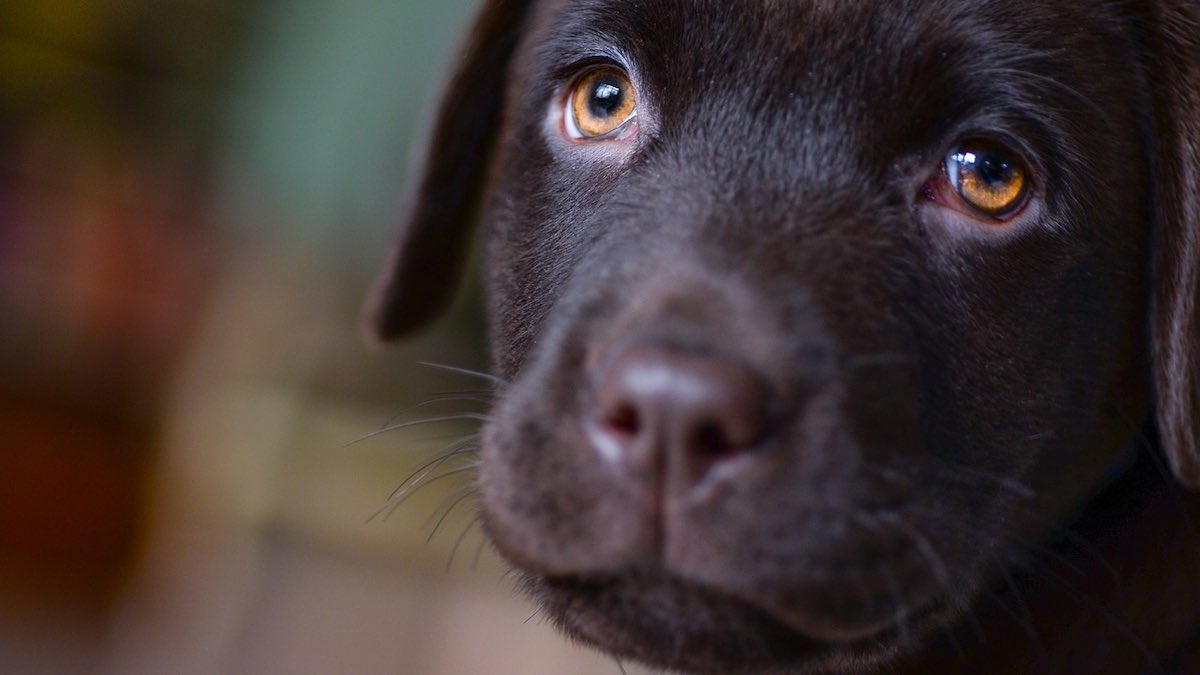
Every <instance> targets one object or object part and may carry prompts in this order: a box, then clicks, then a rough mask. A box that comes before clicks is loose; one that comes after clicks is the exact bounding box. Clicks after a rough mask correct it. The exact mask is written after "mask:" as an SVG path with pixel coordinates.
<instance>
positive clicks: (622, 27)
mask: <svg viewBox="0 0 1200 675" xmlns="http://www.w3.org/2000/svg"><path fill="white" fill-rule="evenodd" d="M1115 7H1116V5H1115V3H1110V2H1099V1H1097V2H1084V3H1064V4H1056V3H1043V2H1033V1H1032V0H1004V1H1002V2H1001V1H997V0H953V1H951V0H886V1H882V0H838V1H836V2H835V1H831V0H739V1H738V2H727V1H724V0H544V2H542V3H540V4H539V5H538V6H537V9H536V11H535V13H534V16H533V18H532V23H531V24H530V25H529V27H528V29H527V33H526V39H527V42H526V48H527V49H530V50H531V52H530V53H529V56H532V57H533V58H534V64H533V72H535V73H539V74H540V79H541V80H542V81H543V82H544V83H550V84H551V86H562V84H561V83H562V81H563V79H562V78H564V77H566V76H569V75H570V73H571V72H573V69H574V68H578V67H579V64H586V63H587V62H588V61H589V60H595V59H597V58H601V59H612V60H616V61H618V62H623V63H624V64H625V65H626V66H627V67H629V68H631V69H632V70H633V71H634V76H635V81H636V82H638V83H639V87H641V91H642V93H644V94H645V96H644V97H643V96H642V95H641V94H639V99H640V100H642V102H643V103H646V104H647V105H646V108H647V109H649V110H650V111H651V112H652V113H653V115H652V116H653V117H654V118H655V119H656V120H657V121H659V122H660V123H661V129H663V130H666V131H668V132H671V133H676V132H677V133H678V134H683V135H688V136H693V137H696V138H700V139H709V140H712V139H731V138H733V137H734V136H731V135H730V134H733V135H735V136H737V135H745V134H757V135H758V136H757V137H755V138H749V137H747V138H743V139H742V140H743V141H745V142H749V143H755V144H757V145H760V146H761V145H763V144H767V145H770V144H784V145H793V144H794V145H796V146H797V147H800V146H802V148H801V149H802V150H803V151H804V152H806V153H807V154H809V155H811V156H812V157H813V158H814V161H818V160H820V158H821V157H827V156H830V155H832V154H835V153H836V154H838V155H839V156H841V157H843V159H844V160H845V161H846V162H854V163H855V164H854V166H852V165H851V164H847V165H846V166H843V167H841V169H840V170H845V169H850V168H855V167H857V168H862V167H863V166H875V167H876V168H878V169H879V170H884V164H885V163H887V162H888V161H890V160H889V159H888V158H889V157H892V156H895V154H896V153H898V152H905V151H907V150H911V149H926V150H931V149H932V148H934V146H937V145H938V144H939V143H942V142H944V140H945V139H946V137H948V136H953V135H958V134H962V133H966V132H970V131H972V129H970V128H969V126H970V124H975V125H976V130H978V128H986V129H991V130H994V131H999V132H1001V133H1007V134H1008V135H1010V136H1015V137H1030V138H1037V139H1038V141H1039V142H1041V143H1042V144H1043V145H1045V146H1048V147H1051V148H1056V147H1058V146H1061V144H1062V143H1063V142H1065V140H1066V139H1067V137H1069V136H1070V135H1071V134H1069V133H1066V127H1069V126H1071V125H1073V124H1074V123H1075V122H1074V121H1073V119H1075V118H1078V117H1079V115H1080V114H1085V115H1088V116H1091V115H1095V114H1097V111H1099V110H1100V108H1103V107H1106V106H1119V105H1124V104H1123V103H1122V102H1121V98H1122V97H1124V96H1125V95H1124V94H1121V93H1120V92H1118V91H1117V89H1121V88H1126V89H1127V88H1128V86H1129V85H1128V84H1124V85H1123V84H1121V82H1123V81H1124V82H1126V83H1131V82H1133V81H1134V79H1136V78H1135V77H1134V76H1133V75H1132V74H1133V73H1134V72H1135V71H1136V69H1137V65H1136V63H1134V61H1135V59H1133V58H1132V57H1131V56H1130V54H1131V52H1130V51H1129V48H1128V45H1129V43H1130V37H1129V36H1128V35H1127V34H1126V33H1125V31H1126V30H1127V29H1126V28H1124V27H1123V26H1125V25H1126V24H1125V22H1124V21H1123V20H1121V18H1120V16H1119V12H1118V10H1117V9H1116V8H1115ZM1096 67H1099V68H1102V69H1104V70H1105V72H1106V73H1109V76H1108V77H1106V78H1103V79H1102V80H1097V79H1096V78H1094V77H1093V76H1091V73H1094V71H1095V68H1096ZM535 77H538V76H536V75H535ZM556 78H557V79H556ZM1123 78H1124V79H1123ZM1126 98H1127V97H1126ZM1099 114H1101V115H1104V114H1107V112H1105V111H1101V112H1100V113H1099ZM846 148H852V149H853V151H852V152H850V153H845V152H844V150H845V149H846ZM876 148H888V151H887V152H886V153H883V152H876V151H875V149H876ZM931 151H932V150H931ZM856 157H857V159H860V160H864V161H856ZM833 170H835V171H836V170H839V169H837V168H836V167H834V168H833Z"/></svg>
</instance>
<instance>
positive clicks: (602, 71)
mask: <svg viewBox="0 0 1200 675" xmlns="http://www.w3.org/2000/svg"><path fill="white" fill-rule="evenodd" d="M566 107H567V109H566V111H565V114H564V120H565V124H564V126H565V127H566V132H567V135H568V136H570V137H571V138H573V139H575V140H598V139H601V138H607V137H609V136H610V134H615V133H616V132H617V131H618V130H619V129H621V128H622V127H624V126H625V125H626V124H627V123H628V122H630V120H632V119H633V118H634V117H635V116H636V115H637V93H636V92H635V91H634V89H633V83H632V82H630V81H629V76H628V75H626V74H625V73H624V72H623V71H621V70H620V69H618V68H614V67H603V68H595V69H593V70H590V71H588V72H587V73H585V74H584V75H583V77H581V78H579V79H578V80H576V82H575V84H574V85H573V86H572V87H571V90H570V94H569V95H568V96H567V102H566Z"/></svg>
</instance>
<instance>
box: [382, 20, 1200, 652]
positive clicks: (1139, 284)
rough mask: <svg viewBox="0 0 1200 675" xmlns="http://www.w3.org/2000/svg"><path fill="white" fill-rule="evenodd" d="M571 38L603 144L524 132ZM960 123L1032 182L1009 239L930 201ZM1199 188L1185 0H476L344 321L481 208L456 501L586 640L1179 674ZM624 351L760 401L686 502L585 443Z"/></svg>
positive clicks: (451, 243) (560, 76) (1192, 33)
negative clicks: (750, 443)
mask: <svg viewBox="0 0 1200 675" xmlns="http://www.w3.org/2000/svg"><path fill="white" fill-rule="evenodd" d="M595 60H605V61H611V62H616V63H619V64H621V65H623V66H624V67H626V68H628V69H629V70H631V71H632V72H633V73H634V78H635V81H636V82H637V84H638V86H639V92H640V98H639V124H640V129H639V132H638V133H639V135H638V137H637V139H636V141H635V142H634V143H633V145H632V146H631V147H629V148H627V149H624V150H620V151H611V152H605V151H596V148H595V147H588V148H584V147H582V146H578V145H572V144H570V143H568V142H566V141H564V139H562V138H561V137H560V136H559V135H558V134H557V130H556V129H555V128H554V126H553V125H552V124H549V123H548V122H547V119H548V116H552V114H551V111H552V110H553V107H554V106H555V105H556V101H558V100H559V99H560V97H561V95H562V91H563V88H564V87H566V86H567V85H568V83H569V82H570V81H571V79H572V77H573V76H574V74H575V73H577V72H578V70H579V67H580V65H581V64H584V63H588V62H592V61H595ZM978 136H985V137H989V138H997V139H1002V140H1003V141H1004V142H1006V143H1008V144H1009V145H1011V146H1013V147H1014V148H1015V149H1016V150H1018V151H1019V152H1020V153H1021V154H1022V155H1023V156H1024V157H1025V158H1026V160H1027V161H1028V163H1029V165H1030V170H1031V173H1032V175H1033V176H1034V179H1033V180H1034V183H1033V185H1034V193H1033V198H1032V202H1031V204H1030V206H1029V207H1028V208H1027V210H1026V212H1025V213H1026V215H1025V216H1024V217H1023V219H1022V220H1021V221H1020V222H1018V223H1016V224H1015V225H1013V226H1011V227H995V228H991V227H989V226H986V225H981V224H979V223H971V222H965V220H964V219H963V218H961V217H960V216H957V215H955V214H953V213H950V212H948V211H947V210H946V209H943V208H942V207H940V206H938V205H937V204H934V203H933V202H931V201H930V200H928V199H926V198H925V197H924V193H923V190H922V187H923V186H924V185H925V184H926V183H927V182H928V181H929V180H930V177H931V176H932V175H934V174H935V172H936V171H937V170H938V167H939V163H940V162H941V160H942V158H943V157H944V156H945V154H946V152H947V151H948V149H950V148H952V147H953V146H954V144H955V143H956V142H957V141H960V140H962V139H963V138H971V137H978ZM1198 193H1200V5H1198V4H1197V3H1195V2H1193V1H1192V0H1089V1H1085V2H1078V3H1061V4H1060V3H1049V2H1034V1H1032V0H1005V1H1003V2H999V1H993V0H966V1H958V0H955V1H950V0H897V1H889V2H881V1H868V0H846V1H843V2H826V1H822V0H794V1H787V2H782V1H778V0H747V1H745V2H718V1H716V0H541V1H538V0H492V1H490V2H487V3H486V5H485V7H484V9H483V12H482V14H481V16H480V18H479V20H478V22H477V24H476V27H475V29H474V32H473V33H472V35H471V38H470V40H469V42H468V46H467V48H466V51H465V52H464V57H463V60H462V62H461V64H460V66H459V69H458V71H457V74H456V75H455V77H454V79H453V80H452V81H451V83H450V85H449V90H448V93H447V95H446V98H445V100H444V102H443V106H442V109H441V112H440V117H439V119H438V123H437V125H436V127H435V129H434V134H433V140H432V143H431V145H430V149H429V151H428V155H427V159H426V163H425V171H424V173H423V175H422V177H421V179H420V183H419V184H418V189H417V192H416V195H415V201H414V204H415V206H414V208H413V211H412V212H411V214H410V217H409V219H408V220H407V222H406V223H405V224H404V228H403V230H402V234H401V239H400V245H399V246H398V248H397V254H396V256H395V258H394V260H393V262H392V264H391V265H390V266H389V272H388V275H387V276H386V278H385V280H384V282H383V283H382V284H381V287H380V292H379V293H378V294H377V295H376V298H375V301H374V307H373V315H372V316H373V325H374V327H375V330H376V332H377V334H378V335H379V336H380V337H383V338H390V337H395V336H398V335H400V334H403V333H405V332H408V331H410V330H412V329H414V328H416V327H418V326H420V325H421V324H423V323H425V322H426V321H427V320H428V319H430V318H431V317H432V316H434V315H435V314H436V311H437V309H438V307H440V305H441V304H442V303H443V302H444V300H445V299H446V297H447V296H448V294H449V290H448V289H450V288H452V287H453V278H448V275H447V273H448V272H449V273H450V274H449V276H450V277H452V276H453V273H454V271H455V270H456V269H457V267H458V261H459V260H460V259H461V252H462V250H463V249H464V247H465V244H466V242H467V241H468V240H469V235H468V231H469V228H468V225H469V223H470V222H471V221H472V220H473V219H474V216H475V214H476V211H477V209H478V210H481V211H482V215H481V217H480V220H481V221H482V223H483V229H484V233H483V234H484V238H485V242H486V245H485V255H484V265H485V272H486V282H487V291H488V298H489V300H488V302H489V312H490V319H491V343H492V348H493V359H494V366H495V369H496V371H497V374H498V375H499V376H500V377H501V378H503V380H504V381H505V382H506V384H505V385H504V386H502V387H501V388H500V391H499V392H498V394H499V398H498V402H497V405H496V407H495V410H494V411H493V413H492V415H491V417H490V422H489V423H488V425H487V426H486V429H485V434H484V444H483V449H482V452H481V457H480V464H481V470H480V476H479V487H480V491H481V494H482V509H483V513H484V516H485V522H486V527H487V529H488V532H489V533H490V535H491V536H492V538H493V540H494V541H495V543H496V545H497V547H498V548H499V549H500V550H501V551H502V552H503V553H504V554H505V555H506V556H507V557H508V558H509V559H510V560H511V561H512V562H513V563H514V564H515V565H516V566H517V567H519V568H520V569H521V570H523V571H524V572H525V575H526V580H527V587H528V589H529V591H530V593H531V594H532V596H533V597H534V598H535V599H536V600H537V602H539V603H540V604H541V605H542V606H543V607H544V608H545V610H546V611H547V612H548V614H549V615H550V616H551V617H553V618H554V620H555V621H556V622H557V623H558V625H560V626H561V627H562V629H563V630H564V631H565V632H566V633H568V634H569V635H571V636H573V637H575V638H577V639H579V640H582V641H584V642H587V643H590V644H594V645H596V646H598V647H600V648H601V649H604V650H606V651H608V652H610V653H612V654H614V655H616V656H619V657H624V658H631V659H635V660H639V661H643V662H646V663H649V664H653V665H656V666H660V667H667V668H674V669H681V670H687V671H695V672H713V673H727V672H747V673H760V672H853V673H869V672H910V671H911V672H913V673H934V672H936V673H949V672H963V673H985V672H988V673H1016V672H1056V673H1059V672H1061V673H1078V672H1111V673H1137V672H1143V671H1145V672H1190V671H1189V669H1190V668H1193V667H1194V665H1188V664H1196V662H1197V654H1200V573H1198V572H1197V570H1200V530H1198V529H1197V526H1196V523H1197V522H1198V521H1200V499H1198V498H1197V497H1196V496H1195V495H1194V494H1193V493H1191V492H1188V491H1186V490H1184V489H1182V488H1181V486H1180V485H1179V483H1182V484H1184V485H1190V486H1193V487H1195V486H1200V347H1198V345H1200V194H1198ZM647 349H648V350H650V351H651V353H652V354H653V355H654V356H653V358H659V359H661V360H662V361H663V362H664V363H675V362H676V361H680V360H688V359H691V360H693V361H695V360H699V361H700V362H703V363H704V364H706V365H703V368H709V367H710V366H711V365H712V364H725V365H729V364H733V365H730V366H729V367H730V368H734V369H736V370H737V371H738V372H739V373H745V374H747V377H749V378H751V379H752V380H753V382H755V383H757V384H756V385H755V386H756V387H757V386H758V385H761V389H762V391H763V392H766V393H765V394H763V400H764V401H765V402H764V403H763V406H762V407H763V414H764V415H766V416H767V417H768V418H769V420H768V421H767V422H764V423H763V428H764V429H766V430H767V433H766V435H765V438H764V439H762V440H761V441H759V442H757V445H756V446H755V448H754V451H753V453H744V454H740V455H739V459H738V462H739V463H738V464H737V469H736V471H735V470H733V469H730V470H729V471H726V472H725V473H724V474H722V477H721V478H720V479H719V480H716V479H714V481H715V482H714V483H713V484H714V485H715V487H714V488H713V489H712V490H710V491H707V492H705V493H704V496H703V497H702V498H701V497H699V496H697V494H698V493H697V489H698V488H697V484H698V482H700V479H698V478H696V477H695V476H694V475H693V473H695V472H691V473H689V471H691V469H690V468H689V467H688V466H685V465H686V464H687V462H686V461H684V460H685V459H687V458H686V457H685V458H684V459H680V458H679V456H677V455H673V454H671V453H670V452H668V451H666V450H663V449H662V448H658V449H657V453H658V454H654V456H653V457H652V461H650V463H649V464H646V465H645V467H643V468H645V471H643V470H642V469H640V468H636V467H633V468H631V467H632V464H630V465H629V466H625V465H622V468H620V469H619V470H618V469H613V467H612V466H609V465H608V464H605V462H604V461H602V460H601V459H600V456H599V454H598V453H597V451H596V448H595V447H593V442H592V441H591V440H589V438H590V437H589V436H588V434H587V433H586V431H585V429H586V428H587V425H588V424H589V420H591V419H592V418H594V417H595V414H596V413H595V411H596V408H597V406H598V405H599V404H598V403H597V400H598V399H602V398H603V397H604V395H605V394H604V392H603V391H602V389H603V387H604V382H605V381H606V378H608V377H610V374H611V372H612V370H613V369H614V368H617V367H618V366H616V365H614V363H617V364H619V363H620V362H621V360H622V358H625V357H627V355H628V354H630V353H635V354H641V353H643V352H639V351H638V350H643V351H644V350H647ZM664 355H665V356H664ZM689 363H690V361H689ZM725 365H721V367H722V368H724V367H725ZM687 367H691V366H687ZM722 372H724V371H722ZM755 391H757V389H755ZM722 461H724V460H722ZM639 466H640V465H639ZM723 466H724V465H723ZM646 467H648V468H646ZM706 467H707V464H706V465H705V467H702V468H706ZM725 468H729V467H728V466H725ZM701 473H703V472H701ZM704 480H708V479H707V478H705V479H704ZM647 495H649V500H650V502H654V503H656V504H658V506H657V507H647V506H646V504H647V503H648V502H647V501H646V499H647ZM655 500H657V501H655Z"/></svg>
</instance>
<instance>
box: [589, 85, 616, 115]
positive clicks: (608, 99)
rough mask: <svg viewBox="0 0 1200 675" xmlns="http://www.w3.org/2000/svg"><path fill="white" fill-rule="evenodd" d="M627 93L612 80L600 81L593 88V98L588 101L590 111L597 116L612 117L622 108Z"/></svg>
mask: <svg viewBox="0 0 1200 675" xmlns="http://www.w3.org/2000/svg"><path fill="white" fill-rule="evenodd" d="M624 99H625V93H624V92H623V91H622V90H621V88H620V87H618V86H617V85H615V84H612V83H611V82H599V83H597V84H596V86H595V88H593V89H592V98H591V101H589V102H588V112H589V113H591V114H592V115H594V116H596V117H601V118H603V117H612V116H613V114H615V113H616V111H618V110H620V109H621V103H622V102H623V101H624Z"/></svg>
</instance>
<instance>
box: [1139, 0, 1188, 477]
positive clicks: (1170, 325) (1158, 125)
mask: <svg viewBox="0 0 1200 675" xmlns="http://www.w3.org/2000/svg"><path fill="white" fill-rule="evenodd" d="M1148 4H1149V6H1150V8H1151V10H1150V11H1151V12H1152V13H1154V14H1155V17H1154V19H1153V21H1152V24H1153V28H1152V29H1151V34H1150V35H1149V36H1147V42H1146V45H1147V47H1148V49H1149V54H1150V60H1149V63H1148V66H1149V67H1148V78H1149V81H1150V85H1151V89H1152V92H1153V96H1154V101H1153V105H1154V107H1155V115H1154V120H1153V123H1154V125H1155V128H1154V135H1155V138H1156V147H1155V148H1154V162H1155V164H1154V172H1155V231H1154V235H1153V237H1154V238H1153V244H1152V247H1153V251H1154V254H1153V255H1154V258H1153V275H1154V298H1153V302H1152V309H1151V322H1152V323H1151V335H1152V339H1153V350H1154V353H1153V359H1154V378H1155V388H1156V391H1155V394H1156V407H1157V414H1158V428H1159V435H1160V437H1161V439H1162V445H1163V449H1164V450H1165V451H1166V453H1167V457H1168V458H1169V459H1170V462H1171V466H1172V468H1173V469H1174V471H1175V475H1176V476H1177V477H1178V478H1179V480H1180V481H1181V482H1183V483H1184V484H1186V485H1188V486H1190V487H1193V488H1200V5H1198V4H1197V3H1196V2H1195V0H1154V1H1152V2H1150V3H1148Z"/></svg>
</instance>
